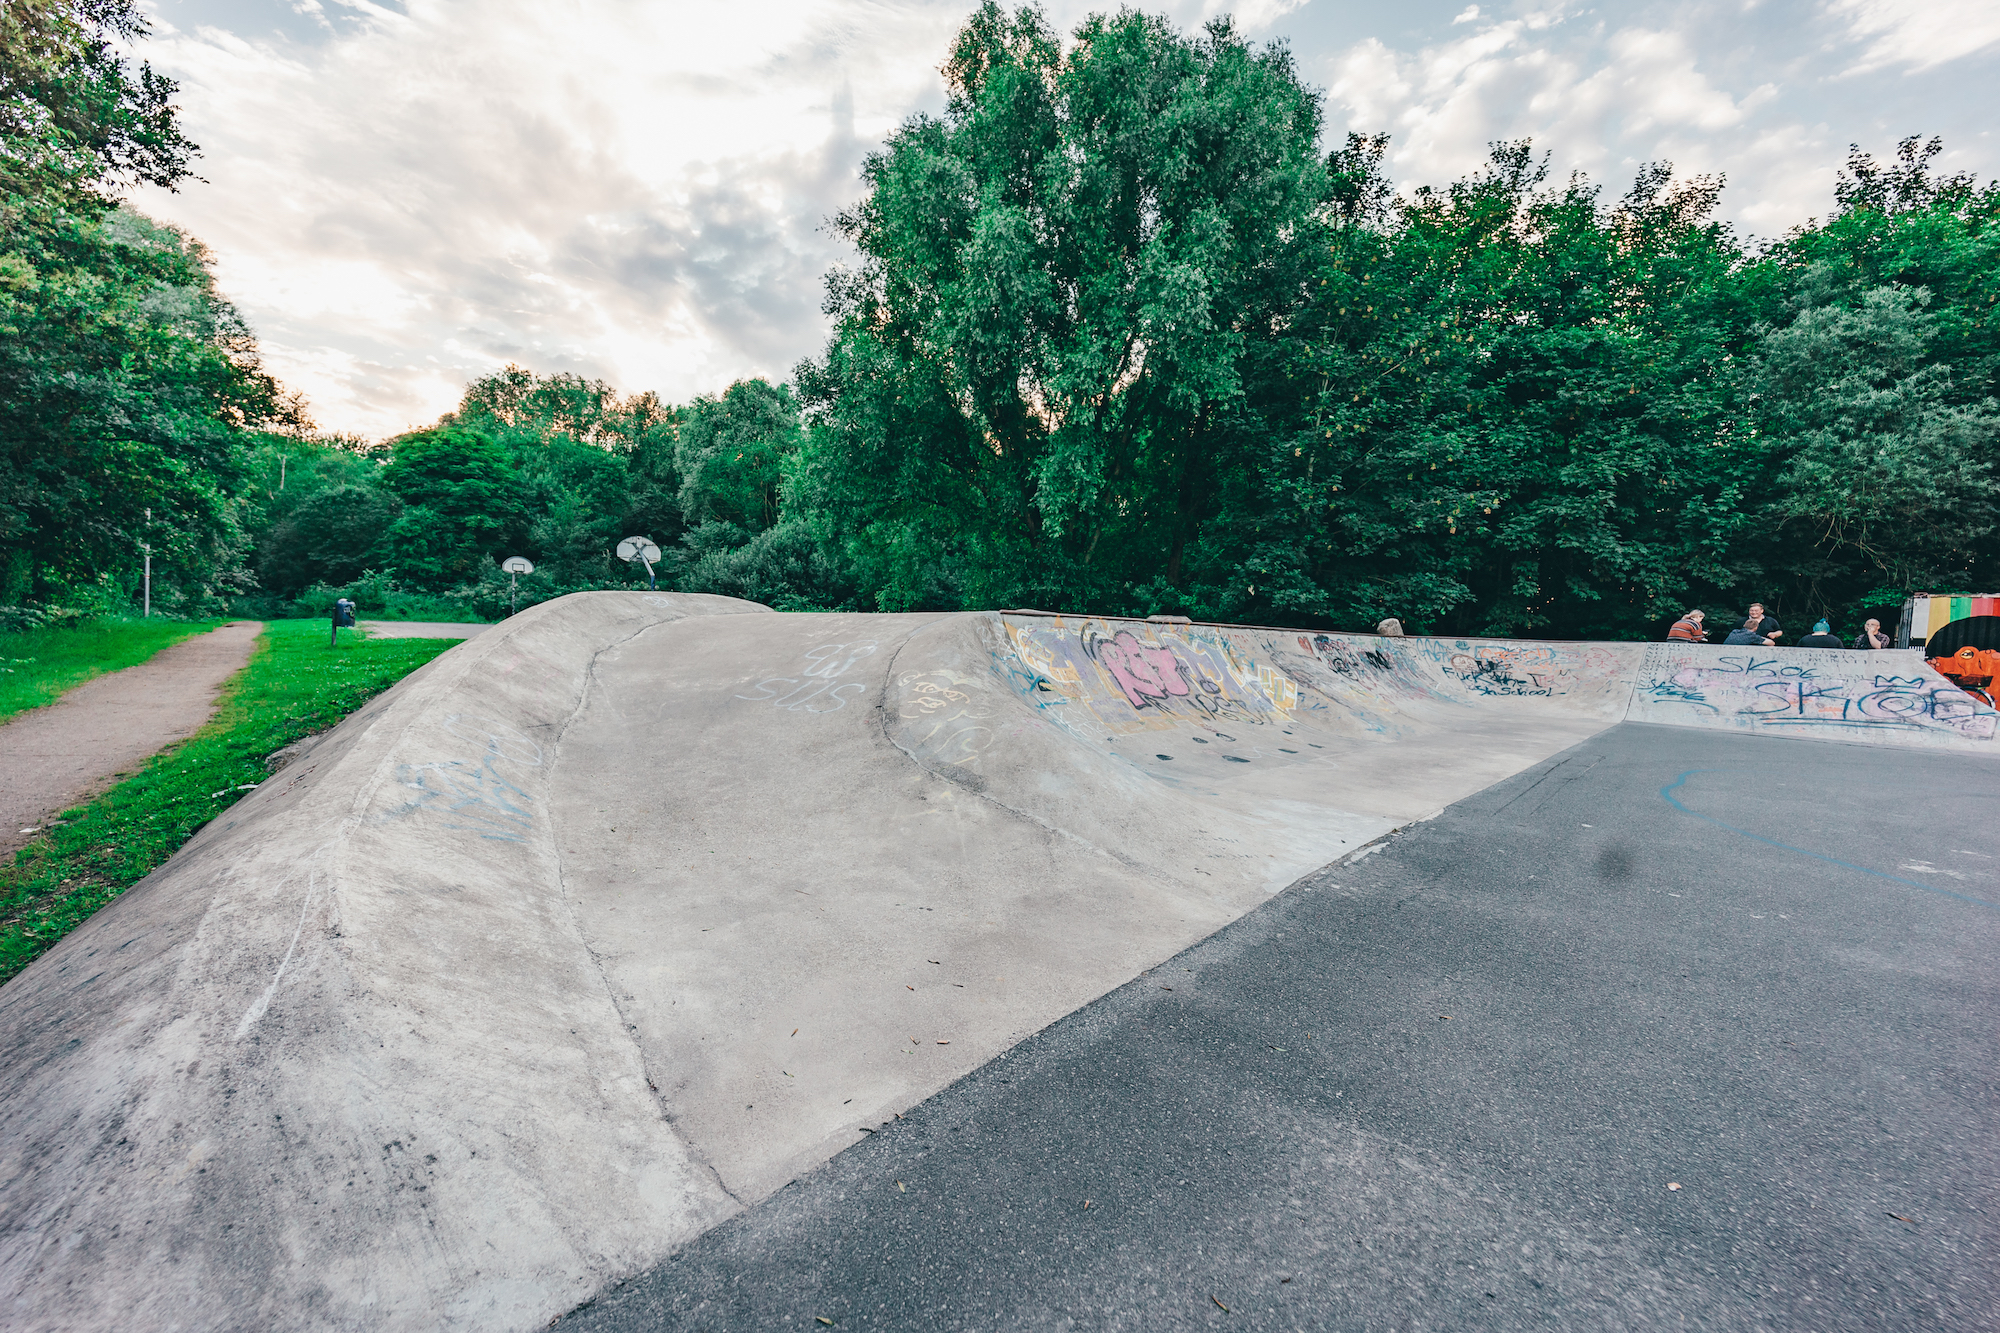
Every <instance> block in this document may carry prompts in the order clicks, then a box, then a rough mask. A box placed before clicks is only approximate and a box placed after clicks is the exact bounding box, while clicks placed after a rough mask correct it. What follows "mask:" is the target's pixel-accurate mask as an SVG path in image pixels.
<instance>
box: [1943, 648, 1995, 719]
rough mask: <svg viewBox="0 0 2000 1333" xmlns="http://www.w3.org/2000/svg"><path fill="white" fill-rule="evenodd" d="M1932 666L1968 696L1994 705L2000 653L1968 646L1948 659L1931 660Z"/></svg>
mask: <svg viewBox="0 0 2000 1333" xmlns="http://www.w3.org/2000/svg"><path fill="white" fill-rule="evenodd" d="M1930 665H1931V669H1932V670H1933V671H1936V672H1937V673H1938V674H1939V675H1940V676H1946V677H1949V678H1950V680H1951V682H1952V684H1954V685H1956V686H1958V688H1960V689H1961V690H1964V691H1965V692H1966V693H1967V694H1970V695H1974V696H1976V697H1978V698H1981V699H1984V700H1985V701H1986V702H1987V703H1988V704H1989V705H1991V704H1992V703H1993V694H1992V689H1993V678H1994V677H1995V676H2000V652H1996V651H1994V650H1993V649H1991V648H1974V647H1971V646H1970V645H1968V646H1966V647H1964V648H1961V649H1959V650H1958V651H1957V652H1955V653H1952V654H1951V655H1950V656H1948V657H1933V658H1931V659H1930Z"/></svg>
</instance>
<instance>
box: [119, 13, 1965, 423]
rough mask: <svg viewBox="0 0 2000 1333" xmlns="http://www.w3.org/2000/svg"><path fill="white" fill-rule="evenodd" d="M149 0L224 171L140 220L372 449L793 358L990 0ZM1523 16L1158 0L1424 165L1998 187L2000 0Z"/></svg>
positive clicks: (1399, 164) (1814, 194) (196, 119)
mask: <svg viewBox="0 0 2000 1333" xmlns="http://www.w3.org/2000/svg"><path fill="white" fill-rule="evenodd" d="M146 3H147V4H148V5H150V6H157V12H158V14H159V19H160V21H159V23H158V25H157V28H158V38H157V40H155V41H153V42H151V43H149V44H148V49H147V51H146V52H145V54H146V56H147V58H148V59H150V60H152V61H153V63H154V64H155V65H156V66H158V67H160V68H162V69H163V70H165V71H166V72H167V73H169V74H172V75H173V76H174V77H177V78H179V79H181V80H182V82H183V94H182V97H181V99H180V100H181V103H182V105H183V107H184V115H185V118H186V120H187V124H188V128H189V133H190V134H191V135H192V136H193V137H194V138H196V139H197V140H199V141H200V142H201V143H202V145H203V147H204V149H205V150H206V154H205V156H204V158H203V159H202V162H201V163H200V169H201V171H202V174H203V175H205V176H207V177H209V178H210V180H211V181H212V182H213V183H212V184H210V185H190V186H189V187H188V189H187V190H186V191H185V192H184V193H183V194H180V195H177V196H168V195H165V194H163V193H160V192H157V191H154V192H149V193H147V194H145V195H144V196H142V197H141V198H140V199H139V200H138V202H139V204H140V205H141V206H142V207H144V208H147V209H148V210H149V211H152V212H155V213H157V214H159V215H161V216H163V217H166V218H167V219H169V220H171V221H174V222H177V223H180V224H181V225H184V226H186V227H187V228H188V229H189V230H191V231H192V232H194V234H196V235H197V236H200V237H201V238H202V239H203V240H204V241H206V242H207V243H208V244H209V245H210V246H211V247H212V248H213V249H214V251H215V253H216V255H217V257H218V261H219V269H220V276H221V280H222V284H223V287H224V290H225V291H226V292H227V294H228V295H229V296H230V297H231V298H232V299H234V300H235V301H236V302H237V303H238V304H239V305H240V306H241V307H242V308H243V310H244V312H245V314H246V315H247V316H248V317H249V318H250V320H251V323H252V324H253V326H254V327H255V328H256V329H257V330H258V333H259V335H260V338H261V340H262V343H263V346H264V347H265V350H266V354H267V357H268V359H269V361H270V364H271V365H272V367H273V369H274V370H276V371H277V372H278V373H279V374H280V375H281V376H282V377H284V379H285V380H286V381H287V383H288V384H290V385H292V386H293V387H296V388H301V389H303V390H305V391H306V393H307V394H308V396H309V397H310V399H311V400H312V403H313V407H314V410H315V412H316V414H317V415H318V417H319V419H320V421H321V422H322V424H324V425H325V426H327V427H329V428H334V429H343V430H355V431H361V432H364V433H369V434H376V435H379V434H384V433H388V432H392V431H395V430H399V429H402V428H403V427H405V426H408V425H411V424H416V423H420V422H424V421H428V420H430V419H432V418H434V417H435V416H436V415H437V414H438V413H439V412H441V411H444V410H447V409H449V408H450V407H451V406H452V405H453V404H454V403H455V402H456V401H457V398H458V395H459V391H460V389H461V387H462V386H463V384H464V383H465V382H466V381H467V380H468V379H470V378H471V377H472V376H474V375H476V374H479V373H482V372H484V371H486V370H489V369H491V368H494V367H496V366H498V365H501V364H504V363H505V362H507V361H509V360H515V361H520V362H522V363H523V364H526V365H529V366H532V367H533V368H535V369H537V370H542V371H551V370H573V371H577V372H580V373H583V374H587V375H594V376H602V377H604V378H606V379H608V380H610V381H611V382H612V383H613V384H615V385H617V386H618V387H619V388H620V389H622V390H626V391H632V390H637V389H643V388H653V389H657V390H659V391H660V392H662V393H663V394H666V395H667V396H669V397H670V398H674V399H679V400H683V401H684V400H685V399H686V398H688V397H690V396H692V395H693V394H695V393H700V392H708V391H713V390H717V389H720V388H723V387H724V386H726V385H727V384H728V383H729V382H730V381H731V380H733V379H736V378H740V377H743V376H746V375H753V374H764V375H772V376H782V375H785V374H787V373H789V371H790V369H791V367H792V365H793V364H794V363H795V362H796V361H797V360H798V359H799V358H800V357H802V356H807V355H811V354H813V353H815V352H816V351H818V350H819V348H820V345H821V343H822V340H823V338H824V323H823V318H822V316H821V315H820V313H819V302H820V297H821V278H822V275H823V274H824V273H825V272H826V270H827V268H828V267H829V266H830V265H831V264H832V263H833V262H835V261H836V260H837V259H839V258H841V257H842V256H843V253H844V248H843V247H842V246H841V245H840V244H839V243H838V242H837V241H836V240H835V239H834V238H833V237H831V236H829V235H828V234H827V233H826V232H825V230H824V229H823V223H824V222H825V220H826V218H827V217H828V216H829V215H830V214H833V213H835V212H837V211H839V210H840V209H841V208H843V207H845V206H847V205H849V204H850V203H852V202H854V200H855V199H856V198H857V197H858V195H859V191H860V187H859V183H858V181H857V180H856V177H855V170H856V168H857V166H858V165H859V163H860V160H861V157H862V155H863V154H864V153H865V152H866V151H868V149H869V148H871V147H873V146H874V145H876V144H878V143H880V142H881V140H882V139H883V137H884V136H885V135H887V134H888V133H889V132H890V131H892V130H893V129H894V128H895V126H896V125H897V124H898V123H900V122H901V121H902V120H903V119H904V118H905V117H906V116H908V115H909V114H911V113H912V112H913V111H915V110H917V109H919V108H922V107H933V108H934V107H936V106H937V105H938V104H939V103H940V102H941V100H942V89H941V84H940V80H939V77H938V74H937V66H938V65H939V64H940V63H941V62H942V60H943V58H944V54H945V52H946V50H947V48H948V45H949V42H950V39H951V36H952V33H953V32H954V30H955V29H956V27H957V25H958V24H959V23H960V22H962V21H963V20H964V18H965V15H966V13H967V12H968V11H969V9H970V8H971V3H972V0H739V2H738V3H736V4H734V5H693V4H685V3H683V4H672V5H662V4H649V3H645V2H644V0H571V3H567V4H564V5H560V6H557V5H549V4H545V3H535V0H485V3H473V0H408V3H407V4H404V5H402V6H401V7H398V6H397V5H396V4H395V3H393V2H392V0H284V2H283V3H278V4H272V3H270V0H146ZM1514 3H1516V0H1509V5H1495V4H1486V5H1468V6H1465V7H1464V8H1463V9H1462V10H1460V11H1458V13H1457V16H1456V18H1453V17H1452V13H1453V10H1452V8H1451V7H1449V6H1445V7H1440V8H1439V9H1438V10H1436V11H1425V12H1406V10H1404V9H1389V8H1385V7H1382V6H1363V5H1361V4H1359V3H1358V0H1319V2H1318V3H1317V4H1306V3H1304V2H1303V0H1247V3H1237V4H1232V3H1226V2H1225V0H1168V3H1166V4H1165V5H1164V6H1163V5H1161V4H1160V3H1159V0H1151V3H1148V4H1147V5H1146V6H1145V7H1146V8H1148V9H1159V8H1165V9H1166V10H1167V12H1168V15H1169V17H1170V18H1172V19H1173V20H1174V21H1176V22H1179V23H1181V24H1183V25H1186V26H1192V25H1193V24H1195V23H1197V22H1199V21H1200V20H1201V19H1202V18H1203V17H1205V16H1207V15H1209V14H1211V13H1215V12H1224V11H1229V10H1233V11H1234V12H1235V14H1236V16H1237V18H1238V21H1239V24H1240V25H1241V27H1242V28H1243V29H1244V30H1246V31H1251V32H1255V33H1258V34H1259V35H1260V36H1271V37H1286V38H1288V39H1289V41H1290V44H1291V46H1292V49H1293V50H1294V52H1295V53H1296V54H1297V57H1298V59H1299V61H1300V67H1301V69H1302V71H1303V72H1305V73H1306V74H1307V76H1308V77H1309V78H1312V79H1315V80H1317V81H1318V82H1319V83H1320V84H1321V85H1322V86H1324V87H1326V88H1327V90H1328V112H1329V116H1328V120H1329V129H1330V131H1331V132H1332V133H1334V134H1335V135H1336V136H1337V135H1338V133H1339V132H1340V131H1342V130H1344V129H1346V128H1348V127H1352V128H1355V129H1360V130H1378V129H1386V130H1389V131H1392V132H1393V134H1394V136H1395V138H1394V142H1393V146H1392V149H1391V152H1392V155H1393V156H1392V168H1393V170H1394V172H1395V174H1396V175H1397V176H1398V178H1399V179H1401V180H1403V181H1406V182H1409V183H1412V184H1414V183H1420V182H1430V183H1435V184H1442V183H1444V182H1446V181H1449V180H1450V179H1452V178H1453V177H1455V176H1457V175H1460V174H1462V173H1464V172H1466V171H1469V170H1473V169H1476V168H1477V166H1478V165H1479V163H1480V162H1481V160H1483V158H1484V156H1485V153H1486V145H1487V144H1488V143H1489V142H1490V141H1492V140H1495V139H1509V138H1520V137H1533V138H1534V139H1535V141H1536V142H1537V144H1538V145H1540V146H1542V147H1544V148H1547V149H1550V150H1553V152H1554V156H1555V167H1556V171H1557V173H1558V174H1559V175H1560V174H1566V173H1567V172H1568V171H1569V170H1570V169H1571V168H1572V167H1581V168H1584V169H1586V170H1588V171H1589V172H1590V173H1591V175H1592V176H1593V177H1594V178H1596V179H1598V180H1600V181H1602V182H1604V183H1605V184H1606V185H1607V186H1608V187H1609V188H1610V189H1611V190H1612V191H1613V192H1617V191H1620V190H1622V187H1623V183H1624V181H1625V180H1627V179H1629V178H1630V176H1631V174H1632V172H1633V170H1634V169H1636V167H1637V166H1638V165H1639V164H1640V163H1641V162H1644V161H1649V160H1658V159H1667V160H1671V161H1673V162H1675V163H1676V164H1677V166H1678V167H1679V168H1680V169H1681V170H1682V171H1683V172H1686V173H1693V172H1709V171H1726V172H1728V173H1729V175H1730V177H1731V188H1730V191H1729V193H1728V194H1727V195H1726V196H1725V208H1726V209H1727V210H1728V212H1729V214H1730V216H1732V217H1733V218H1735V219H1736V220H1737V221H1739V222H1742V223H1744V224H1745V225H1747V226H1750V227H1752V228H1754V229H1756V230H1758V231H1760V232H1763V233H1765V234H1770V233H1772V232H1775V231H1782V230H1783V229H1784V228H1786V227H1788V226H1790V225H1793V224H1794V223H1797V222H1801V221H1804V220H1805V218H1806V217H1807V216H1808V215H1810V214H1811V213H1813V212H1824V211H1825V209H1826V207H1827V206H1828V204H1829V203H1830V198H1831V188H1830V187H1831V184H1832V179H1833V172H1834V169H1835V168H1836V167H1837V166H1838V165H1839V162H1840V160H1841V157H1842V155H1843V150H1844V148H1845V146H1846V144H1847V143H1848V142H1849V141H1855V142H1862V143H1867V144H1871V145H1874V146H1876V147H1877V148H1878V150H1880V149H1886V148H1888V146H1889V145H1891V144H1893V143H1894V141H1895V140H1896V139H1897V138H1900V137H1901V136H1902V135H1903V134H1906V133H1912V132H1916V131H1919V130H1921V131H1923V132H1926V133H1930V132H1940V133H1944V134H1946V135H1947V138H1948V142H1949V144H1950V150H1951V151H1950V152H1949V153H1948V155H1947V161H1948V162H1949V165H1950V168H1951V169H1967V170H1975V171H1985V172H1987V173H1988V174H1991V172H1992V171H1993V168H1994V165H1995V162H1994V158H1995V154H1996V151H2000V139H1996V138H1995V136H1993V135H1992V133H1991V132H1990V129H1989V127H1990V125H1991V123H1992V121H1993V119H1994V116H1993V113H1994V111H1995V110H1996V109H2000V107H1996V105H1995V98H1994V94H1993V92H1992V89H1993V87H1994V86H1995V80H1994V78H1993V74H1994V68H1993V66H1994V61H1993V60H1992V59H1991V57H1990V54H1989V55H1988V56H1977V57H1976V58H1961V57H1965V56H1967V53H1974V54H1975V55H1976V53H1977V52H1979V51H1981V50H1986V49H1988V48H1989V47H1990V46H1991V43H1992V32H1993V29H1994V24H1995V23H1996V22H2000V17H1996V15H1995V14H1994V13H1989V12H1988V10H1987V7H1986V6H1980V5H1969V4H1964V3H1954V0H1945V3H1943V4H1942V5H1940V6H1938V7H1935V8H1931V9H1926V8H1922V7H1920V6H1918V5H1917V4H1916V3H1914V0H1633V3H1631V4H1630V5H1625V6H1618V7H1604V6H1599V7H1596V8H1576V9H1563V8H1551V7H1542V8H1532V7H1531V6H1536V5H1542V6H1547V5H1549V4H1550V3H1551V0H1518V3H1519V5H1520V6H1521V7H1519V8H1514V7H1509V6H1511V5H1512V4H1514ZM1557 3H1560V0H1557ZM1112 8H1114V6H1112V5H1110V4H1109V3H1106V0H1095V2H1093V0H1057V3H1055V4H1052V5H1050V6H1049V11H1050V12H1049V18H1050V22H1051V23H1052V24H1054V25H1055V26H1056V27H1058V28H1059V29H1062V30H1064V31H1068V30H1070V29H1072V28H1073V27H1074V26H1075V24H1076V23H1077V22H1078V21H1079V20H1080V19H1081V18H1082V17H1083V16H1084V14H1086V13H1087V12H1090V11H1091V10H1097V11H1100V12H1103V11H1107V10H1110V9H1112ZM1280 20H1282V23H1281V22H1280ZM1274 25H1275V26H1274ZM1371 25H1373V26H1371ZM1412 34H1414V35H1412ZM1982 34H1983V35H1982ZM1857 50H1865V51H1866V52H1867V54H1866V56H1865V57H1864V64H1865V63H1866V62H1867V61H1870V60H1872V61H1876V62H1877V63H1880V62H1884V61H1886V62H1890V64H1888V65H1884V66H1883V68H1882V69H1881V70H1877V71H1874V72H1870V71H1869V70H1867V69H1860V68H1858V67H1853V66H1854V61H1855V59H1856V52H1857ZM1954 59H1956V61H1957V63H1954V64H1951V65H1950V66H1949V68H1948V69H1943V70H1938V71H1935V72H1933V73H1931V74H1929V75H1927V76H1926V77H1925V78H1922V79H1913V78H1910V77H1908V76H1907V73H1906V72H1905V71H1907V70H1911V69H1915V68H1919V67H1921V68H1929V67H1930V66H1928V65H1925V64H1924V62H1925V61H1929V62H1930V63H1931V65H1935V64H1937V63H1938V62H1939V61H1947V60H1954ZM1899 98H1900V99H1901V100H1900V101H1899V100H1898V99H1899Z"/></svg>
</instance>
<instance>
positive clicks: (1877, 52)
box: [1826, 0, 2000, 73]
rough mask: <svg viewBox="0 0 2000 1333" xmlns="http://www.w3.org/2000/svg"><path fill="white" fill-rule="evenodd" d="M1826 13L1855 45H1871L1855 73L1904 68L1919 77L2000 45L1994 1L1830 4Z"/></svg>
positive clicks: (1999, 9) (1999, 7) (1839, 0)
mask: <svg viewBox="0 0 2000 1333" xmlns="http://www.w3.org/2000/svg"><path fill="white" fill-rule="evenodd" d="M1826 9H1827V13H1828V14H1829V15H1830V16H1832V17H1833V18H1834V19H1836V20H1837V21H1839V22H1841V23H1843V24H1844V25H1845V27H1846V29H1847V35H1848V37H1849V38H1850V39H1851V40H1854V41H1858V42H1866V43H1867V44H1868V45H1867V50H1866V51H1864V52H1863V53H1862V56H1861V59H1860V60H1859V61H1858V62H1856V64H1855V65H1854V66H1853V68H1854V69H1855V70H1856V71H1862V70H1869V69H1877V68H1881V67H1883V66H1886V65H1903V66H1907V67H1908V68H1909V70H1910V71H1911V72H1912V73H1915V72H1919V71H1922V70H1927V69H1931V68H1933V67H1935V66H1938V65H1942V64H1944V63H1946V62H1947V61H1951V60H1957V59H1959V58H1960V57H1962V56H1969V55H1973V54H1975V53H1976V52H1979V51H1983V50H1985V49H1986V48H1987V47H1990V46H1992V45H1993V44H1994V43H1995V42H2000V4H1995V3H1994V0H1829V3H1828V4H1827V6H1826Z"/></svg>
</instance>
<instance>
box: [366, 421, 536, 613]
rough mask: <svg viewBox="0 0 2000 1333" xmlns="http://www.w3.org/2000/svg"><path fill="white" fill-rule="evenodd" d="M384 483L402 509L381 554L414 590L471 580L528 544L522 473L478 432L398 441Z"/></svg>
mask: <svg viewBox="0 0 2000 1333" xmlns="http://www.w3.org/2000/svg"><path fill="white" fill-rule="evenodd" d="M382 485H383V487H384V488H385V489H387V490H388V491H390V492H391V493H393V494H394V495H395V496H396V498H397V499H398V500H400V501H401V502H402V503H403V504H404V505H405V506H406V507H405V509H404V510H403V514H402V516H401V517H400V518H398V519H397V520H396V522H395V524H394V526H392V527H391V528H390V529H389V531H388V534H387V536H386V538H385V540H384V547H383V549H384V553H385V555H386V557H387V559H388V561H389V563H390V565H391V566H392V568H393V569H394V572H395V574H396V576H397V578H398V579H399V580H401V581H404V582H407V583H409V584H410V585H412V586H415V587H419V588H424V589H427V590H442V589H446V588H450V587H453V586H456V585H458V584H461V583H466V582H469V581H471V580H473V579H476V578H477V577H478V575H479V571H480V569H481V567H482V565H483V564H485V563H486V562H488V561H492V560H496V559H499V558H502V557H504V556H506V555H508V554H509V553H510V552H509V548H511V547H513V546H518V545H520V544H522V543H523V542H524V541H525V540H526V538H527V533H528V526H529V523H530V520H531V515H530V511H529V507H528V504H527V502H526V497H525V495H524V493H523V487H522V482H521V478H520V475H519V473H518V472H517V471H516V470H515V468H514V465H513V460H512V459H511V458H510V457H509V456H508V453H507V451H506V450H505V449H504V448H502V447H501V446H500V445H499V444H497V443H496V442H495V441H493V440H492V439H490V438H488V437H487V436H486V435H483V434H481V433H480V432H478V431H474V430H468V429H465V428H464V427H457V426H447V427H440V428H433V429H430V430H421V431H413V432H411V433H410V434H408V435H403V436H399V437H398V438H397V439H396V440H394V441H392V452H391V454H390V458H389V463H388V466H387V467H385V468H383V469H382Z"/></svg>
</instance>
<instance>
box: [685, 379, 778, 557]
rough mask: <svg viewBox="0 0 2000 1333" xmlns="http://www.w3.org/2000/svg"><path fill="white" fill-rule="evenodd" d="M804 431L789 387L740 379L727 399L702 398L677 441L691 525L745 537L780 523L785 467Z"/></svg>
mask: <svg viewBox="0 0 2000 1333" xmlns="http://www.w3.org/2000/svg"><path fill="white" fill-rule="evenodd" d="M804 436H805V432H804V430H803V429H802V428H801V426H800V423H799V408H798V403H797V401H796V400H795V399H794V398H793V397H792V392H791V389H790V388H788V387H787V386H785V385H782V384H780V385H777V386H775V387H774V386H772V385H770V384H766V383H765V382H764V381H763V380H739V381H737V382H736V383H735V384H732V385H730V386H729V390H728V392H726V393H724V394H723V395H722V396H721V397H720V398H714V397H703V398H697V399H695V400H694V402H693V403H691V404H689V406H688V408H687V410H686V411H685V412H684V413H683V414H682V416H681V420H680V432H679V435H678V437H677V438H676V440H675V442H674V467H675V470H676V471H677V472H679V473H680V479H681V490H680V506H681V517H682V518H683V519H684V520H685V521H686V523H687V524H688V526H689V527H691V528H692V527H698V526H700V525H702V524H705V523H724V524H728V525H730V527H732V528H733V529H735V530H736V531H737V532H738V533H740V534H742V537H748V536H750V535H752V534H755V533H759V532H762V531H764V530H765V529H766V528H770V527H773V526H775V525H776V524H777V522H778V504H779V490H780V487H781V485H782V483H783V480H784V472H785V469H786V467H787V466H788V465H789V464H790V463H791V460H792V456H793V455H794V454H796V453H797V452H798V449H799V445H800V443H801V441H802V440H803V439H804ZM742 537H739V538H738V540H741V539H742Z"/></svg>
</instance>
